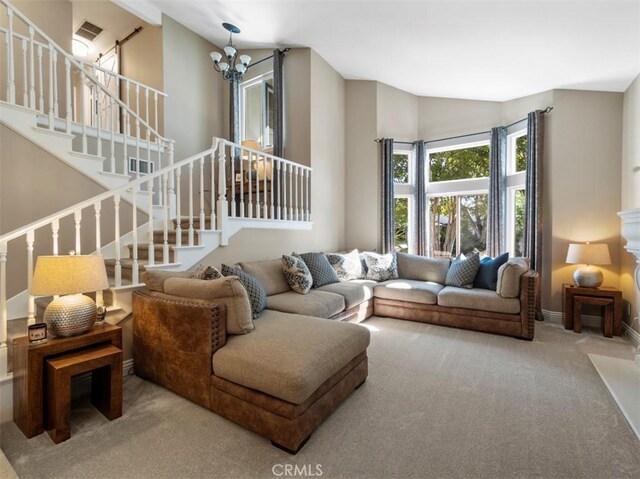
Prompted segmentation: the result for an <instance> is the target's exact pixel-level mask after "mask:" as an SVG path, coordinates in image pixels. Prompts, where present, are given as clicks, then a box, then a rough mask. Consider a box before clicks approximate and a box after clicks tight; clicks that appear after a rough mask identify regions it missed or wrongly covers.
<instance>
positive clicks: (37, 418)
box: [13, 324, 122, 438]
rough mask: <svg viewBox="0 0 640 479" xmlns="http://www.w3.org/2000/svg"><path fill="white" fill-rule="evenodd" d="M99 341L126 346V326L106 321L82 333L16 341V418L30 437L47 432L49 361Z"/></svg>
mask: <svg viewBox="0 0 640 479" xmlns="http://www.w3.org/2000/svg"><path fill="white" fill-rule="evenodd" d="M97 345H113V346H115V347H116V348H118V349H120V350H121V349H122V329H121V328H119V327H118V326H113V325H110V324H105V325H103V326H98V327H94V328H93V329H92V330H91V331H88V332H86V333H84V334H81V335H79V336H72V337H70V338H58V337H53V338H49V339H48V340H47V341H46V342H44V343H36V344H29V340H28V338H27V337H26V336H22V337H19V338H16V339H14V341H13V421H14V422H15V423H16V424H17V425H18V427H19V428H20V430H21V431H22V432H23V433H24V435H25V436H27V437H28V438H32V437H34V436H37V435H38V434H41V433H43V432H44V404H45V401H46V400H47V398H46V394H45V363H46V361H47V360H48V359H51V358H53V357H56V356H60V355H63V354H65V353H70V352H73V351H81V350H83V349H87V348H90V347H91V346H97Z"/></svg>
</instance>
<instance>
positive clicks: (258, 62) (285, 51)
mask: <svg viewBox="0 0 640 479" xmlns="http://www.w3.org/2000/svg"><path fill="white" fill-rule="evenodd" d="M289 50H291V48H285V49H284V50H280V53H287V52H288V51H289ZM272 58H273V55H269V56H268V57H265V58H263V59H262V60H258V61H257V62H255V63H251V64H250V65H249V66H248V67H247V69H249V68H251V67H255V66H256V65H259V64H260V63H262V62H265V61H267V60H271V59H272Z"/></svg>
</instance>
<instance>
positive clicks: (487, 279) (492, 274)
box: [473, 253, 509, 291]
mask: <svg viewBox="0 0 640 479" xmlns="http://www.w3.org/2000/svg"><path fill="white" fill-rule="evenodd" d="M508 260H509V253H503V254H501V255H500V256H497V257H496V258H493V259H492V258H489V257H486V258H482V261H480V268H479V269H478V273H477V274H476V278H475V279H474V280H473V287H474V288H482V289H490V290H492V291H495V290H496V289H497V287H498V270H499V269H500V266H502V265H503V264H505V263H506V262H507V261H508Z"/></svg>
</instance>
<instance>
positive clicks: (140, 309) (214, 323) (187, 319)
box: [133, 290, 226, 407]
mask: <svg viewBox="0 0 640 479" xmlns="http://www.w3.org/2000/svg"><path fill="white" fill-rule="evenodd" d="M225 343H226V319H225V308H224V306H220V305H216V304H215V303H213V302H210V301H206V300H199V299H186V298H182V297H179V296H171V295H168V294H164V293H158V292H153V291H147V290H140V291H136V292H134V293H133V362H134V369H135V372H136V374H137V375H138V376H140V377H142V378H145V379H148V380H150V381H153V382H155V383H157V384H159V385H161V386H163V387H165V388H167V389H169V390H171V391H174V392H175V393H177V394H180V395H181V396H184V397H186V398H187V399H190V400H192V401H194V402H195V403H197V404H200V405H202V406H204V407H209V404H210V396H209V395H210V387H211V374H212V356H213V353H214V352H215V351H217V350H218V349H220V348H221V347H223V346H224V345H225Z"/></svg>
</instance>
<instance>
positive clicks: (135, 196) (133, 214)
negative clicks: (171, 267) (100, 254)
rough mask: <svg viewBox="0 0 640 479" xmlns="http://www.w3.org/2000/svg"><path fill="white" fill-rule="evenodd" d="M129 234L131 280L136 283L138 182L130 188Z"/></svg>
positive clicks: (137, 281)
mask: <svg viewBox="0 0 640 479" xmlns="http://www.w3.org/2000/svg"><path fill="white" fill-rule="evenodd" d="M131 206H132V209H131V223H132V226H131V234H132V236H133V269H132V271H131V282H132V283H133V284H138V283H139V282H140V281H139V280H138V273H139V272H138V184H135V185H133V187H132V188H131Z"/></svg>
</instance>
